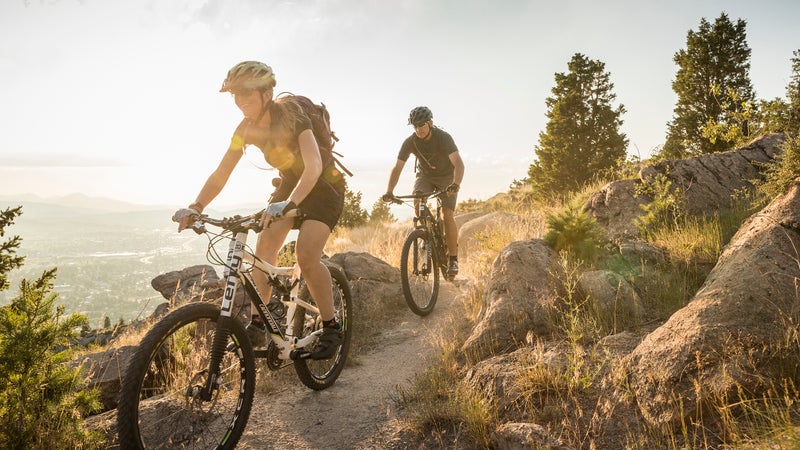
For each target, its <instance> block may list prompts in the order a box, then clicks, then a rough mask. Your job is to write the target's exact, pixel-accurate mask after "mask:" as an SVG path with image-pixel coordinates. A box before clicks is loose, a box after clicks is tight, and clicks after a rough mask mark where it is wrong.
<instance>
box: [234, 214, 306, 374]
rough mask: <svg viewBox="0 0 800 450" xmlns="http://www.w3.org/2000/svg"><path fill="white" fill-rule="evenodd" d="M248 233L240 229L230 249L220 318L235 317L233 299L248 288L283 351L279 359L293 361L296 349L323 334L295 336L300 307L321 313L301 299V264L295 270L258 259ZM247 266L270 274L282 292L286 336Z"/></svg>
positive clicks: (251, 298) (260, 352) (263, 353)
mask: <svg viewBox="0 0 800 450" xmlns="http://www.w3.org/2000/svg"><path fill="white" fill-rule="evenodd" d="M248 231H249V229H248V228H245V229H243V230H237V231H236V233H235V236H234V237H233V238H232V239H231V241H230V243H229V246H228V256H227V258H226V262H225V266H224V267H225V273H224V276H223V278H224V279H225V293H224V295H223V299H222V309H221V311H220V316H222V317H228V318H230V317H231V316H232V308H233V300H234V298H236V292H237V291H238V289H239V287H240V286H244V288H245V291H246V292H247V294H248V297H249V298H250V301H251V303H252V304H253V305H254V306H255V308H256V310H257V311H258V314H259V316H261V318H262V319H263V320H264V323H265V324H267V327H268V331H269V335H270V339H271V340H272V342H274V343H275V345H276V346H277V348H278V350H279V353H278V358H280V359H282V360H290V359H291V358H290V354H291V352H292V350H295V349H296V348H298V347H301V348H302V347H303V346H305V345H307V344H309V343H311V342H312V341H313V340H315V339H316V337H317V336H318V335H319V334H320V333H321V331H320V330H318V331H315V332H313V333H311V334H309V335H308V336H306V337H304V338H302V339H297V338H296V337H295V330H294V323H293V322H294V321H293V319H294V315H295V312H296V311H297V307H298V306H301V307H303V308H304V309H306V310H308V311H313V312H314V313H316V314H319V309H318V308H317V307H316V306H315V305H312V304H311V303H308V302H306V301H304V300H302V299H301V298H299V295H298V294H299V292H300V268H299V267H298V265H297V264H294V265H293V266H291V267H278V266H274V265H272V264H270V263H268V262H266V261H263V260H261V259H259V258H258V257H256V256H255V255H254V254H253V253H251V252H250V251H248V250H247V248H246V242H247V236H248ZM243 265H245V266H246V265H249V266H251V267H253V268H255V269H257V270H260V271H262V272H263V273H264V274H266V275H267V278H268V280H269V282H270V284H271V285H272V286H273V289H276V290H278V292H279V293H280V294H281V295H280V296H281V300H280V301H281V302H282V303H284V307H285V308H286V331H285V333H284V331H283V330H282V329H281V326H280V325H279V324H278V318H276V317H275V316H274V315H273V314H272V312H271V311H270V310H269V308H267V306H266V305H267V303H268V301H266V302H265V301H264V297H263V296H262V295H261V293H260V292H259V291H258V289H257V288H256V284H255V281H254V280H253V277H252V275H251V274H250V273H249V271H243V270H242V266H243ZM282 276H283V277H288V280H287V281H286V282H285V283H284V282H282V281H281V279H280V277H282ZM301 331H302V330H301ZM255 354H256V357H265V356H266V351H265V350H261V351H255Z"/></svg>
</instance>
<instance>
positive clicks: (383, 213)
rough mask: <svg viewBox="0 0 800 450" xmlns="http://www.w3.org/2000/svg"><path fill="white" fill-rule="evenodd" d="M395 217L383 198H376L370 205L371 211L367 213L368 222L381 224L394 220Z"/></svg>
mask: <svg viewBox="0 0 800 450" xmlns="http://www.w3.org/2000/svg"><path fill="white" fill-rule="evenodd" d="M396 220H397V219H396V218H395V217H394V214H392V211H391V210H390V209H389V205H388V204H387V203H386V202H384V201H383V200H378V201H377V202H375V204H374V205H372V212H371V213H370V214H369V222H370V223H373V224H381V223H385V222H395V221H396Z"/></svg>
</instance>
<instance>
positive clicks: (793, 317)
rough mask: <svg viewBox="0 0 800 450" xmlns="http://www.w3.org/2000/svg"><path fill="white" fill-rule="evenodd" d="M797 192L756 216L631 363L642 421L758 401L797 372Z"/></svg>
mask: <svg viewBox="0 0 800 450" xmlns="http://www.w3.org/2000/svg"><path fill="white" fill-rule="evenodd" d="M798 249H800V186H795V187H794V188H792V189H791V190H790V192H789V193H787V194H786V195H785V196H783V197H780V198H777V199H775V200H774V201H773V202H772V203H771V204H770V205H769V206H767V207H766V208H765V209H764V210H762V211H761V212H759V213H757V214H755V215H753V216H752V217H751V218H750V219H748V221H747V222H745V224H744V225H742V227H741V228H740V229H739V231H738V232H737V234H736V235H735V236H734V237H733V239H732V240H731V241H730V243H729V244H728V245H727V246H726V247H725V249H724V250H723V252H722V255H721V256H720V258H719V260H718V262H717V264H716V266H715V267H714V269H713V270H712V272H711V274H710V275H709V276H708V278H707V279H706V282H705V284H704V285H703V286H702V288H701V289H700V290H699V291H698V292H697V294H696V295H695V296H694V298H693V299H692V301H691V302H690V303H689V304H688V305H687V306H686V307H684V308H682V309H680V310H678V311H677V312H675V313H674V314H673V315H672V317H670V318H669V320H668V321H667V322H666V323H664V324H663V325H662V326H660V327H659V328H657V329H656V330H655V331H653V332H652V333H650V334H649V335H648V336H646V337H645V339H644V340H643V341H642V342H641V343H640V344H639V345H638V346H637V347H636V349H635V350H634V351H633V352H632V353H631V354H630V355H629V356H628V357H626V359H625V366H626V368H627V372H628V382H629V385H630V389H631V390H632V392H633V394H634V396H635V398H636V402H637V404H638V406H639V409H640V411H641V413H642V415H643V416H644V417H645V418H646V419H647V420H648V421H649V422H651V423H653V424H665V423H671V422H674V421H676V420H679V419H680V418H681V417H682V414H683V413H687V414H688V413H696V412H699V411H702V410H703V409H704V407H706V406H708V405H709V403H710V402H711V401H713V400H715V399H720V398H726V397H727V398H732V399H733V401H735V400H736V395H737V390H738V389H742V390H743V392H747V393H748V395H750V396H752V395H756V396H757V395H758V393H759V392H763V391H764V390H765V389H768V388H769V387H770V384H771V383H776V385H780V379H781V377H782V376H783V375H782V373H783V371H785V370H786V369H787V368H791V371H792V372H794V371H796V370H797V368H798V367H800V355H798V348H797V345H798V344H797V339H796V336H797V331H798V329H797V323H798V319H800V317H799V316H798V311H800V293H798V292H800V291H798V286H799V285H800V264H799V263H798V261H800V254H798V251H799V250H798Z"/></svg>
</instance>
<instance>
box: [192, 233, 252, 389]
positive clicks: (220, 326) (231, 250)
mask: <svg viewBox="0 0 800 450" xmlns="http://www.w3.org/2000/svg"><path fill="white" fill-rule="evenodd" d="M245 242H247V232H244V231H240V232H238V233H236V237H235V238H234V239H231V242H230V244H229V246H228V258H227V260H226V262H225V272H224V278H225V293H224V294H223V296H222V308H221V310H220V312H219V318H217V327H216V329H215V330H214V340H213V343H212V344H211V358H210V361H209V364H208V377H207V378H206V383H205V386H204V388H203V392H202V393H201V394H200V397H201V398H202V399H203V400H206V401H209V400H211V398H213V393H214V391H215V390H216V387H217V379H218V378H219V372H220V370H219V366H220V363H221V362H222V356H223V355H224V354H225V349H226V347H227V343H228V336H229V335H230V333H231V330H232V329H233V327H232V325H233V324H232V323H231V321H232V320H235V319H233V318H232V317H231V310H232V309H233V300H234V299H235V298H236V290H237V289H238V287H239V271H240V270H241V266H242V252H243V251H244V245H245Z"/></svg>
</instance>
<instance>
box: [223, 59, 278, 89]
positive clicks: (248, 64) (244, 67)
mask: <svg viewBox="0 0 800 450" xmlns="http://www.w3.org/2000/svg"><path fill="white" fill-rule="evenodd" d="M236 87H243V88H246V89H270V88H273V87H275V72H273V71H272V68H271V67H270V66H268V65H266V64H264V63H262V62H258V61H243V62H240V63H239V64H237V65H235V66H233V67H232V68H231V70H229V71H228V75H227V76H226V77H225V81H223V82H222V87H221V88H220V89H219V91H220V92H229V91H230V90H231V89H232V88H236Z"/></svg>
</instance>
